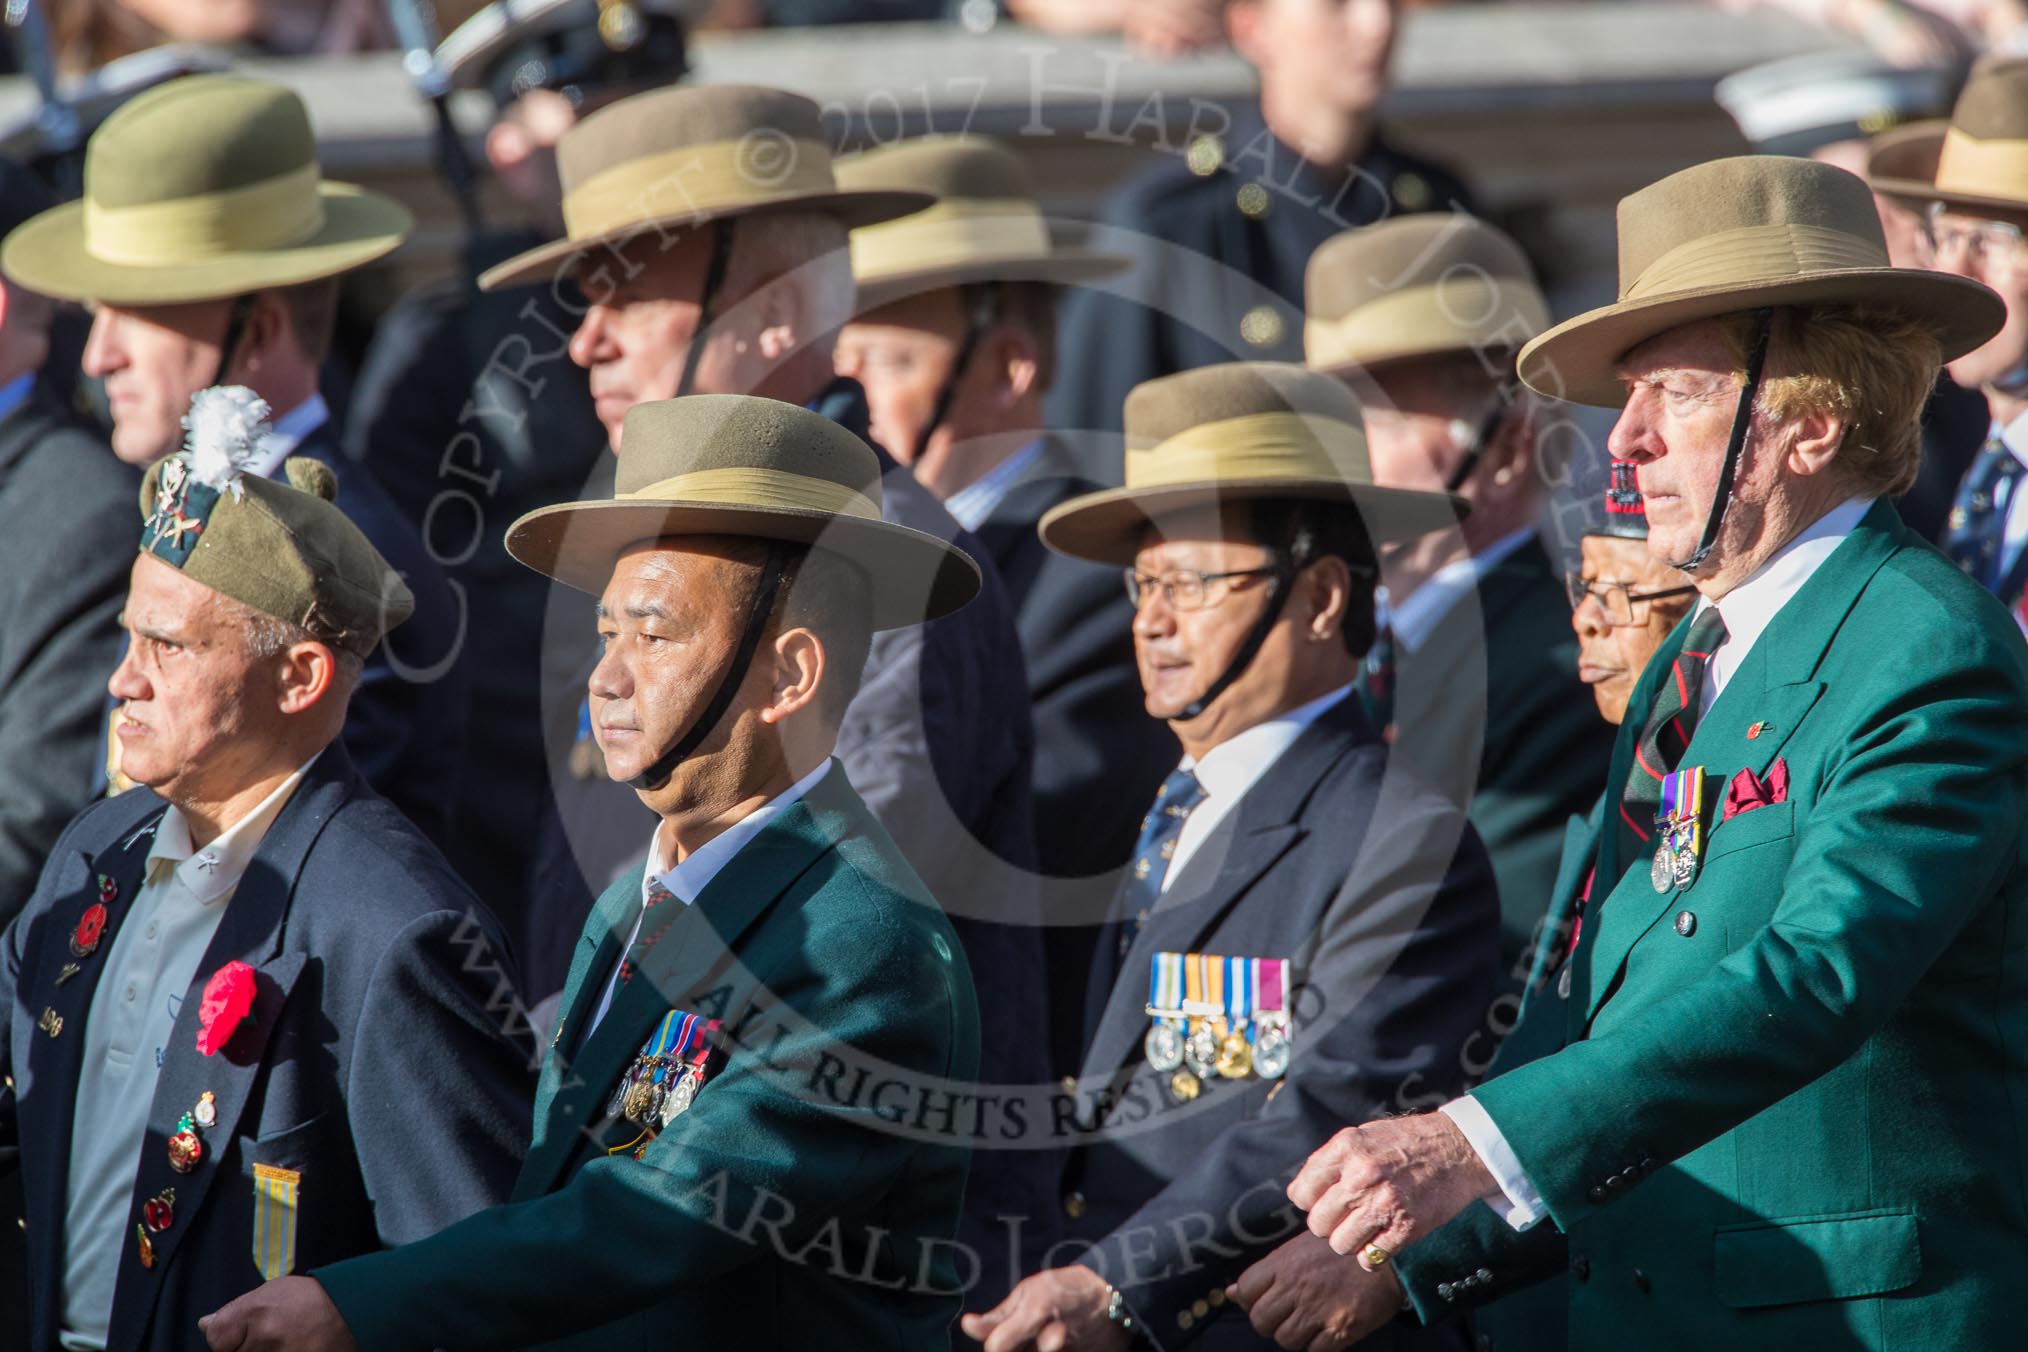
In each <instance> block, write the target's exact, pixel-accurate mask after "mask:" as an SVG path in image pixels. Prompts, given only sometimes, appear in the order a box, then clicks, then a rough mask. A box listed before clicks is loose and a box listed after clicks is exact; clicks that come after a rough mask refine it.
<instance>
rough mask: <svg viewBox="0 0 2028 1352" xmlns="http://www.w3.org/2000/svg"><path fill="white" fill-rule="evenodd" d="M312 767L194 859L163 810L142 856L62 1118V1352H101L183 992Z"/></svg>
mask: <svg viewBox="0 0 2028 1352" xmlns="http://www.w3.org/2000/svg"><path fill="white" fill-rule="evenodd" d="M315 760H316V757H315V756H312V757H311V758H310V760H308V761H305V762H304V763H303V765H302V766H301V767H300V768H298V769H297V770H296V772H295V773H294V774H292V775H290V776H289V777H288V778H287V779H285V780H283V781H282V782H281V784H280V785H279V786H277V787H276V789H275V791H274V792H273V793H271V794H269V795H268V796H267V797H265V798H263V799H262V800H261V801H260V803H259V805H258V806H256V807H255V808H254V810H253V811H251V812H249V813H247V815H246V816H244V817H242V818H240V819H239V820H238V821H237V822H235V823H233V825H232V826H231V828H230V829H228V830H226V831H225V832H223V833H222V834H220V836H219V837H218V839H216V840H214V841H212V842H211V843H210V844H209V845H207V846H205V847H204V848H203V849H201V850H199V849H196V848H195V847H194V846H192V844H191V842H190V825H189V823H188V821H187V820H185V818H184V816H183V813H182V812H181V811H180V810H178V809H177V808H176V807H174V806H173V805H172V806H171V807H170V808H169V810H168V811H166V812H164V813H163V814H162V821H161V824H160V825H159V826H158V827H157V828H156V830H155V842H154V844H153V845H151V846H150V847H149V849H148V864H147V872H146V874H145V880H144V881H143V882H142V884H141V888H140V891H139V892H137V893H135V895H134V898H133V900H132V901H131V902H129V903H128V905H129V907H130V908H131V909H130V910H129V911H128V913H127V917H126V919H125V920H124V921H122V922H121V924H120V928H119V931H118V933H116V934H115V935H114V936H113V941H112V943H111V944H110V945H108V946H107V948H106V950H105V952H104V954H103V955H102V956H101V957H99V958H98V959H97V960H98V961H100V962H103V963H105V970H104V971H103V972H101V973H100V974H99V984H98V988H97V989H96V990H94V991H93V992H92V1001H91V1006H90V1009H89V1011H88V1012H87V1014H86V1017H85V1025H84V1028H83V1029H82V1030H81V1031H80V1036H82V1037H83V1038H84V1060H83V1062H82V1063H81V1064H80V1066H79V1068H78V1083H77V1097H76V1099H75V1101H74V1102H73V1104H72V1108H71V1112H72V1122H71V1138H70V1183H69V1188H68V1195H67V1197H66V1201H65V1208H64V1246H63V1318H62V1323H61V1326H60V1329H59V1332H58V1335H57V1342H58V1343H59V1344H60V1345H61V1346H63V1347H65V1348H67V1349H86V1350H88V1352H99V1349H102V1348H104V1347H105V1345H106V1326H107V1323H108V1322H109V1321H110V1320H111V1318H112V1314H113V1279H114V1277H115V1276H116V1275H117V1274H118V1272H119V1268H120V1257H121V1253H122V1250H123V1249H124V1248H125V1247H126V1246H127V1245H128V1244H130V1243H132V1242H133V1237H132V1236H131V1235H130V1234H129V1233H128V1231H127V1213H128V1208H129V1206H130V1205H131V1203H132V1201H133V1195H134V1165H135V1161H136V1160H138V1159H139V1158H140V1155H141V1148H142V1145H143V1143H144V1141H145V1140H146V1137H147V1134H148V1113H149V1110H150V1109H151V1107H152V1106H153V1104H154V1101H155V1081H156V1079H157V1078H158V1077H159V1076H160V1075H161V1073H162V1056H163V1051H164V1049H165V1048H166V1047H167V1046H168V1045H169V1038H170V1035H171V1034H172V1033H173V1032H174V1031H175V1026H176V1016H177V1014H178V1012H179V1011H181V1009H182V1008H183V996H184V992H186V991H188V990H189V989H190V983H191V982H192V981H193V980H195V979H196V977H197V965H198V963H200V962H202V961H203V959H204V950H205V949H207V948H209V947H210V946H211V938H212V935H213V934H214V933H215V932H216V931H217V929H218V922H219V921H220V920H221V919H223V918H224V916H225V908H226V905H227V903H229V902H230V901H231V900H232V895H233V893H234V892H235V891H236V890H237V889H238V887H239V881H240V878H241V877H242V876H243V875H244V874H245V873H246V869H247V865H248V864H249V863H251V862H252V861H253V856H254V851H255V850H257V849H259V848H260V843H261V840H262V839H263V838H264V837H265V836H266V835H267V833H268V828H269V827H270V826H272V825H273V824H274V820H275V818H276V816H277V815H279V814H280V812H281V810H282V807H283V805H284V804H285V803H287V802H288V801H289V795H290V794H292V793H294V792H295V791H296V786H297V785H298V784H300V783H302V781H303V772H304V771H305V770H308V769H309V768H310V765H311V764H312V763H314V762H315ZM115 904H116V905H117V904H118V903H117V902H116V903H115ZM84 961H86V962H90V961H92V959H90V958H87V959H84ZM207 975H208V974H207ZM189 1106H192V1107H195V1106H196V1105H195V1104H191V1105H189Z"/></svg>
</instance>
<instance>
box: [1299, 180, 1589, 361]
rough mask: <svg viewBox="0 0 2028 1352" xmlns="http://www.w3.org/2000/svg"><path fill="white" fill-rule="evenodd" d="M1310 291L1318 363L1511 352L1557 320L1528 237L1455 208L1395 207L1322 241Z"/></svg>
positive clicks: (1309, 346)
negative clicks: (1411, 211)
mask: <svg viewBox="0 0 2028 1352" xmlns="http://www.w3.org/2000/svg"><path fill="white" fill-rule="evenodd" d="M1303 298H1304V309H1305V310H1306V312H1307V314H1308V318H1307V319H1305V320H1304V322H1303V360H1304V362H1305V363H1306V364H1307V365H1309V367H1310V368H1311V369H1312V370H1317V371H1331V372H1348V371H1354V370H1369V371H1370V370H1372V369H1374V368H1376V367H1382V366H1386V365H1387V364H1388V363H1390V362H1399V361H1413V360H1415V359H1416V358H1419V357H1433V356H1439V355H1442V354H1446V353H1457V352H1478V353H1500V352H1513V351H1515V350H1517V349H1518V348H1520V346H1521V345H1522V344H1523V343H1525V342H1527V341H1528V340H1529V339H1530V338H1533V337H1534V336H1535V335H1536V334H1538V333H1541V332H1542V331H1543V330H1544V329H1546V328H1548V327H1549V303H1548V301H1546V300H1544V299H1543V296H1542V288H1541V287H1540V286H1538V285H1537V284H1536V281H1535V269H1534V268H1532V267H1531V266H1529V263H1528V256H1527V255H1526V254H1524V253H1522V252H1521V246H1520V245H1518V244H1516V243H1515V242H1514V241H1513V240H1511V239H1509V238H1508V237H1507V236H1506V235H1505V234H1503V233H1502V232H1500V231H1499V230H1496V229H1494V228H1493V227H1492V226H1490V225H1488V224H1486V223H1485V222H1484V221H1482V220H1479V219H1478V218H1476V217H1473V216H1466V215H1461V214H1458V213H1455V212H1424V213H1421V214H1418V215H1413V216H1396V217H1394V218H1393V219H1391V220H1386V221H1381V222H1379V223H1378V224H1375V225H1367V226H1361V227H1360V228H1359V229H1357V230H1348V231H1346V232H1345V233H1344V234H1342V235H1336V236H1333V237H1332V238H1330V239H1328V240H1326V241H1324V243H1323V244H1321V245H1319V246H1318V248H1317V251H1316V252H1315V253H1313V254H1311V255H1310V265H1309V268H1308V269H1307V270H1306V271H1305V273H1304V275H1303Z"/></svg>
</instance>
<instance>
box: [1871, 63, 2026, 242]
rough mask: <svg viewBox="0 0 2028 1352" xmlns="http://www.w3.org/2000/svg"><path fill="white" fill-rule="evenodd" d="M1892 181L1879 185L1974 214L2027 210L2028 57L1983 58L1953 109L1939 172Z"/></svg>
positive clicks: (1940, 151)
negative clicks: (1913, 179)
mask: <svg viewBox="0 0 2028 1352" xmlns="http://www.w3.org/2000/svg"><path fill="white" fill-rule="evenodd" d="M1890 182H1892V183H1893V184H1894V186H1883V185H1881V184H1879V183H1876V184H1875V185H1874V187H1875V189H1876V190H1877V191H1879V192H1883V193H1885V192H1892V193H1893V194H1894V195H1896V196H1901V197H1912V198H1916V199H1919V200H1921V201H1926V202H1941V203H1943V204H1944V205H1945V206H1948V207H1960V208H1963V209H1964V210H1966V211H1969V212H1972V213H1974V214H1977V213H1979V212H1981V211H2003V212H2008V213H2010V214H2014V215H2021V214H2028V58H2020V59H2015V60H2005V61H1989V62H1982V63H1980V64H1979V66H1978V67H1977V68H1976V69H1974V70H1973V72H1972V78H1971V79H1969V80H1967V81H1966V82H1965V89H1964V92H1963V93H1962V94H1960V95H1958V101H1957V103H1956V105H1955V106H1953V107H1952V109H1951V119H1950V125H1949V126H1948V127H1947V128H1945V130H1944V138H1943V144H1942V146H1941V147H1940V148H1939V149H1938V151H1937V161H1936V175H1935V177H1934V178H1933V179H1932V180H1931V181H1930V182H1928V183H1910V182H1907V181H1906V180H1890Z"/></svg>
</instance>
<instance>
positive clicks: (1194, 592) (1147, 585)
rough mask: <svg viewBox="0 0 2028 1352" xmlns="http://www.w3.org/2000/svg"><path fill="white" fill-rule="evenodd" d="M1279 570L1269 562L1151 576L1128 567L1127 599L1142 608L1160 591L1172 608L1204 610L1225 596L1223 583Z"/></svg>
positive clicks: (1270, 573) (1182, 570) (1125, 574)
mask: <svg viewBox="0 0 2028 1352" xmlns="http://www.w3.org/2000/svg"><path fill="white" fill-rule="evenodd" d="M1276 571H1278V570H1277V568H1276V566H1275V565H1273V564H1269V565H1267V566H1266V567H1263V568H1235V569H1233V570H1232V571H1231V572H1227V573H1200V572H1198V571H1197V570H1196V569H1194V568H1181V569H1178V570H1177V571H1175V572H1173V573H1164V574H1162V576H1160V577H1149V576H1148V575H1147V574H1145V573H1137V572H1135V571H1134V570H1133V569H1131V568H1128V569H1126V570H1125V571H1124V576H1125V578H1126V583H1127V599H1128V600H1129V601H1131V602H1133V603H1134V609H1135V610H1139V609H1140V608H1141V606H1142V605H1143V604H1144V603H1145V602H1146V601H1147V599H1148V597H1149V596H1151V595H1152V594H1154V593H1155V592H1157V591H1159V592H1161V593H1162V600H1163V601H1164V602H1166V603H1167V604H1168V606H1169V608H1170V609H1171V610H1203V609H1204V608H1205V607H1207V606H1215V605H1217V604H1218V603H1219V602H1220V601H1222V600H1224V599H1225V597H1226V594H1227V592H1228V591H1229V590H1230V589H1229V588H1226V587H1222V586H1219V585H1218V584H1220V583H1223V582H1231V581H1232V580H1234V579H1235V578H1242V577H1269V576H1272V575H1273V574H1274V573H1275V572H1276Z"/></svg>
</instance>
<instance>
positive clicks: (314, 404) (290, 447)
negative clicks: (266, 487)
mask: <svg viewBox="0 0 2028 1352" xmlns="http://www.w3.org/2000/svg"><path fill="white" fill-rule="evenodd" d="M330 421H331V406H330V405H329V404H326V403H325V402H324V396H323V395H321V394H312V395H311V396H310V397H309V398H308V399H305V400H304V401H303V402H302V403H300V404H298V405H296V406H295V407H294V408H292V409H290V410H289V411H288V412H287V413H284V414H283V415H282V416H281V417H279V418H276V419H275V420H274V421H273V422H271V423H269V424H268V434H267V435H266V436H264V437H262V438H261V444H260V448H259V449H258V450H256V451H255V452H254V458H253V460H252V462H251V463H250V464H249V465H248V466H247V468H248V469H249V470H250V471H251V472H252V473H255V474H258V475H260V476H261V477H262V478H263V479H272V478H274V477H275V476H276V475H277V474H280V473H281V472H282V462H283V461H285V460H287V459H288V458H289V457H290V456H292V455H294V454H295V453H296V447H298V446H300V445H302V444H303V438H304V437H307V436H309V435H310V433H312V432H314V431H316V430H317V429H318V428H320V427H322V426H323V425H324V424H325V423H327V422H330Z"/></svg>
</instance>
